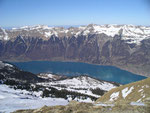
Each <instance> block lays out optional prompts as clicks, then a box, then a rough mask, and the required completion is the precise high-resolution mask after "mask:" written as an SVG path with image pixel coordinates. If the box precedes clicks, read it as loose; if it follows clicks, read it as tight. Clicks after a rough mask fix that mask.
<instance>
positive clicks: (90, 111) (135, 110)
mask: <svg viewBox="0 0 150 113" xmlns="http://www.w3.org/2000/svg"><path fill="white" fill-rule="evenodd" d="M149 112H150V108H149V107H148V106H131V105H129V104H122V105H115V106H113V107H111V106H105V107H104V106H96V105H93V104H91V103H79V102H75V101H72V102H70V103H69V104H68V105H67V106H44V107H42V108H39V109H34V110H18V111H15V112H13V113H149Z"/></svg>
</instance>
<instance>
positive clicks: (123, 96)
mask: <svg viewBox="0 0 150 113" xmlns="http://www.w3.org/2000/svg"><path fill="white" fill-rule="evenodd" d="M148 99H150V78H147V79H144V80H142V81H138V82H134V83H131V84H127V85H123V86H120V87H118V88H114V89H112V90H110V91H109V92H108V93H106V94H105V95H103V96H102V97H101V98H99V99H98V100H97V102H119V101H127V102H132V101H133V102H145V101H147V100H148Z"/></svg>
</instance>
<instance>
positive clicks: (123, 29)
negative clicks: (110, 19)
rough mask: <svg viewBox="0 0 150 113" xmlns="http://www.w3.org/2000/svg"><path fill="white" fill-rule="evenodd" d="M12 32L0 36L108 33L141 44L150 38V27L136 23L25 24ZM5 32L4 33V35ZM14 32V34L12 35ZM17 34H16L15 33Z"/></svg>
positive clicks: (2, 31)
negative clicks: (84, 24) (65, 26)
mask: <svg viewBox="0 0 150 113" xmlns="http://www.w3.org/2000/svg"><path fill="white" fill-rule="evenodd" d="M9 32H10V33H7V32H6V31H5V30H4V29H1V30H0V37H1V39H4V40H9V39H10V38H14V36H18V35H22V36H35V37H37V36H39V37H43V39H48V38H50V37H51V36H53V35H54V36H57V37H71V36H75V37H78V36H80V35H85V36H88V35H89V34H103V33H104V34H106V35H107V36H111V37H114V36H115V35H121V36H122V40H126V42H127V43H129V44H132V43H135V44H140V42H141V41H142V40H144V39H147V38H150V27H146V26H134V25H111V24H110V25H96V24H90V25H87V26H80V27H70V28H64V27H49V26H46V25H37V26H24V27H20V28H12V29H11V30H10V31H9ZM2 34H3V35H2ZM12 34H13V35H12ZM14 34H15V35H14Z"/></svg>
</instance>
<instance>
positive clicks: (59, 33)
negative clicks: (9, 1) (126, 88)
mask: <svg viewBox="0 0 150 113" xmlns="http://www.w3.org/2000/svg"><path fill="white" fill-rule="evenodd" d="M98 27H99V28H98ZM111 27H112V26H111ZM111 27H110V26H105V27H104V28H105V29H106V30H103V29H104V28H103V27H102V26H98V25H89V26H86V27H84V28H82V27H79V28H69V29H64V28H57V29H56V28H45V27H42V28H37V27H35V28H32V27H27V28H20V29H15V30H10V31H9V30H5V32H4V33H3V32H2V31H4V30H2V31H0V32H1V37H2V38H1V40H0V60H12V61H28V60H61V61H79V62H87V63H94V64H100V65H112V66H117V67H119V68H122V69H125V70H128V71H131V72H134V73H137V74H141V75H146V76H150V70H149V68H150V51H149V49H150V38H149V37H150V36H149V34H146V33H147V32H148V31H150V30H149V28H146V27H145V28H143V27H137V26H128V27H125V26H113V27H114V30H112V31H110V28H111ZM134 27H135V28H134ZM131 28H132V29H133V28H134V29H142V30H141V31H143V29H148V30H147V32H146V31H145V32H144V33H143V34H142V33H139V32H136V30H132V29H131ZM47 30H48V31H47ZM96 30H97V31H96ZM106 31H107V32H106ZM108 31H109V32H108ZM126 32H127V33H126ZM129 32H130V33H129ZM44 33H46V34H47V35H46V36H45V34H44ZM110 33H113V34H110ZM133 34H134V35H133ZM8 37H9V38H8Z"/></svg>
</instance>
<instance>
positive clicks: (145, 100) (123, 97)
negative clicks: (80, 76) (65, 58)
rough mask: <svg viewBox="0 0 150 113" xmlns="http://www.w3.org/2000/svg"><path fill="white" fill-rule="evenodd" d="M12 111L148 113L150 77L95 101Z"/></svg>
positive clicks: (24, 112) (34, 112) (114, 90)
mask: <svg viewBox="0 0 150 113" xmlns="http://www.w3.org/2000/svg"><path fill="white" fill-rule="evenodd" d="M141 102H142V103H141ZM14 113H150V78H148V79H145V80H142V81H138V82H135V83H131V84H128V85H123V86H120V87H118V88H114V89H112V90H110V91H109V92H107V93H106V94H104V95H103V96H102V97H100V98H99V99H98V100H97V101H96V103H79V102H75V101H73V102H70V103H69V104H68V105H66V106H49V107H48V106H44V107H42V108H39V109H34V110H18V111H16V112H14Z"/></svg>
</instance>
